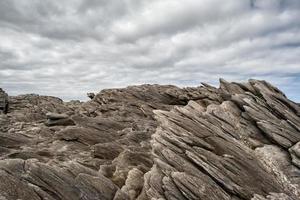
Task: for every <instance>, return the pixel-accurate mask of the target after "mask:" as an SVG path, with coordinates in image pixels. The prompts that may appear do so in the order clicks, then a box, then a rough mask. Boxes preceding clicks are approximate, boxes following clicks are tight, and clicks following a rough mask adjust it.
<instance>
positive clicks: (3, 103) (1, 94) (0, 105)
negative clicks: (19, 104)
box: [0, 88, 8, 114]
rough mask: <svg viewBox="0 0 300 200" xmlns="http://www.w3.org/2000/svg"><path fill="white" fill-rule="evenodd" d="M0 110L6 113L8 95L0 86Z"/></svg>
mask: <svg viewBox="0 0 300 200" xmlns="http://www.w3.org/2000/svg"><path fill="white" fill-rule="evenodd" d="M0 112H3V113H4V114H6V113H7V112H8V95H7V94H6V92H5V91H4V90H3V89H2V88H0Z"/></svg>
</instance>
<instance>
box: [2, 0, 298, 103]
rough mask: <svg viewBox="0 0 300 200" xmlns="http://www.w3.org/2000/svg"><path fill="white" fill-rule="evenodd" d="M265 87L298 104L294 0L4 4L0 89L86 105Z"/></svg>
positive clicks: (13, 0)
mask: <svg viewBox="0 0 300 200" xmlns="http://www.w3.org/2000/svg"><path fill="white" fill-rule="evenodd" d="M220 77H222V78H225V79H226V80H228V81H241V82H243V81H247V80H248V79H249V78H255V79H264V80H267V81H269V82H271V83H272V84H274V85H276V86H277V87H279V88H280V89H281V90H282V91H283V92H285V93H286V94H287V96H288V97H289V98H291V99H292V100H294V101H297V102H300V94H299V91H300V89H299V88H300V1H299V0H226V1H224V0H151V1H150V0H60V1H53V0H22V1H20V0H1V1H0V87H2V88H4V89H5V90H6V91H7V92H8V93H9V94H10V95H17V94H24V93H38V94H44V95H53V96H58V97H60V98H63V99H64V100H70V99H81V100H84V99H86V93H87V92H99V91H100V90H102V89H105V88H115V87H125V86H128V85H133V84H144V83H151V84H153V83H158V84H174V85H177V86H180V87H184V86H197V85H200V82H206V83H209V84H212V85H216V86H217V85H218V79H219V78H220Z"/></svg>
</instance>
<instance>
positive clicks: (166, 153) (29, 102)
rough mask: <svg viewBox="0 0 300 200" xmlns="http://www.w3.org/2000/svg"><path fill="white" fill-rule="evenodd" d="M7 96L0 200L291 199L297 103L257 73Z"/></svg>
mask: <svg viewBox="0 0 300 200" xmlns="http://www.w3.org/2000/svg"><path fill="white" fill-rule="evenodd" d="M9 102H10V110H9V113H7V114H6V115H4V114H2V115H0V179H1V180H0V200H1V199H7V200H16V199H50V200H52V199H53V200H56V199H62V200H69V199H70V200H76V199H78V200H79V199H85V200H94V199H103V200H106V199H107V200H132V199H138V200H155V199H157V200H163V199H166V200H188V199H195V200H196V199H205V200H221V199H224V200H297V199H300V106H299V104H297V103H294V102H292V101H290V100H288V99H287V98H286V96H285V95H284V94H283V93H282V92H281V91H280V90H279V89H277V88H276V87H274V86H272V85H271V84H269V83H267V82H265V81H258V80H249V81H248V82H247V83H229V82H226V81H225V80H222V79H221V80H220V87H219V88H215V87H212V86H210V85H207V84H203V86H199V87H194V88H178V87H175V86H171V85H166V86H161V85H141V86H130V87H127V88H124V89H109V90H102V91H101V92H100V93H98V94H96V95H95V96H93V98H92V99H91V100H90V101H88V102H84V103H83V102H78V101H72V102H63V101H62V100H60V99H58V98H55V97H47V96H39V95H32V94H31V95H21V96H17V97H9Z"/></svg>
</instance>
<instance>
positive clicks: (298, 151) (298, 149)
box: [289, 142, 300, 168]
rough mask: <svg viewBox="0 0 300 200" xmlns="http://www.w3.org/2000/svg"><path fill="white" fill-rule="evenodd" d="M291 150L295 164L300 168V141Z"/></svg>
mask: <svg viewBox="0 0 300 200" xmlns="http://www.w3.org/2000/svg"><path fill="white" fill-rule="evenodd" d="M289 152H290V153H291V156H292V162H293V164H294V165H296V166H297V167H299V168H300V142H298V143H297V144H295V145H294V146H292V147H291V148H290V149H289Z"/></svg>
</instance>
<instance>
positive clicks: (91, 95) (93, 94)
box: [87, 92, 96, 99]
mask: <svg viewBox="0 0 300 200" xmlns="http://www.w3.org/2000/svg"><path fill="white" fill-rule="evenodd" d="M87 96H88V97H89V98H90V99H93V98H94V97H95V96H96V95H95V93H93V92H89V93H87Z"/></svg>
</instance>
